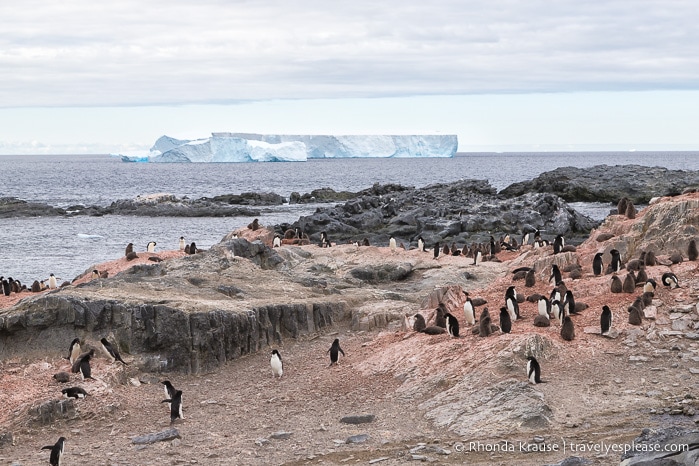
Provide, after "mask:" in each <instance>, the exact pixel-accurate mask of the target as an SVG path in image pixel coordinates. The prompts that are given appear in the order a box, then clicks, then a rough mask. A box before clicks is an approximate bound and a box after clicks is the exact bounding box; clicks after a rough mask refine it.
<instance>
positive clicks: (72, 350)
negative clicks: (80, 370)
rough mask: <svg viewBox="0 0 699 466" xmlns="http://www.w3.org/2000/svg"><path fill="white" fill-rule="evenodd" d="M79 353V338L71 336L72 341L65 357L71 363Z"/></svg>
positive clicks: (73, 362)
mask: <svg viewBox="0 0 699 466" xmlns="http://www.w3.org/2000/svg"><path fill="white" fill-rule="evenodd" d="M80 354H81V353H80V338H73V341H71V342H70V347H69V348H68V357H67V358H66V359H67V360H68V361H70V363H71V364H75V361H77V359H78V357H79V356H80Z"/></svg>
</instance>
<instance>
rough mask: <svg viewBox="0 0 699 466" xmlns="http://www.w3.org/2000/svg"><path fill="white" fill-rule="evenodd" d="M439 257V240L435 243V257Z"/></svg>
mask: <svg viewBox="0 0 699 466" xmlns="http://www.w3.org/2000/svg"><path fill="white" fill-rule="evenodd" d="M438 257H439V241H437V242H436V243H434V258H435V259H437V258H438Z"/></svg>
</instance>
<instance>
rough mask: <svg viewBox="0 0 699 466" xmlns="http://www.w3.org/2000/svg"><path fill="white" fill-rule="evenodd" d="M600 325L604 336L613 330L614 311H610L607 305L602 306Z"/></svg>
mask: <svg viewBox="0 0 699 466" xmlns="http://www.w3.org/2000/svg"><path fill="white" fill-rule="evenodd" d="M599 323H600V327H601V329H602V335H605V334H606V333H607V332H609V329H610V328H612V310H611V309H609V306H607V305H606V304H605V305H604V306H602V315H601V316H600V320H599Z"/></svg>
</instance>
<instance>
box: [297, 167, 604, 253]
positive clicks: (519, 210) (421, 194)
mask: <svg viewBox="0 0 699 466" xmlns="http://www.w3.org/2000/svg"><path fill="white" fill-rule="evenodd" d="M375 188H376V189H378V187H375ZM360 194H361V195H360V196H358V197H356V198H354V199H352V200H349V201H347V202H345V203H344V204H342V205H338V206H334V207H326V208H321V209H318V210H317V211H316V212H315V213H314V214H313V215H310V216H306V217H301V218H300V219H299V220H298V222H296V223H295V224H293V225H292V228H300V229H301V230H302V231H304V232H305V233H306V234H308V235H309V236H310V238H311V241H318V240H319V236H320V232H321V231H325V232H326V233H327V234H328V236H329V237H330V239H331V240H332V241H336V242H348V241H360V242H361V241H362V240H363V238H365V237H366V238H368V239H369V241H370V243H371V244H388V238H389V237H390V236H393V237H395V238H396V240H397V241H399V242H403V243H404V245H405V246H406V247H408V246H411V245H412V246H414V245H415V244H416V241H417V237H418V236H422V237H423V239H424V240H425V241H426V243H427V244H430V245H431V244H433V243H434V242H437V241H439V242H443V241H448V242H456V243H460V244H465V243H471V242H474V241H485V240H487V239H488V238H489V236H490V235H492V234H496V235H501V234H505V233H513V234H521V233H523V232H525V231H534V230H535V229H540V230H545V231H546V232H547V234H549V235H553V236H555V235H557V234H562V235H565V236H566V237H567V238H571V239H574V238H575V237H576V236H577V237H578V238H580V239H581V238H582V237H583V236H584V235H586V234H587V233H589V231H590V229H591V228H593V227H594V226H596V225H597V222H595V221H594V220H592V219H590V218H588V217H585V216H583V215H581V214H579V213H578V212H576V211H575V210H574V209H573V208H571V207H570V206H568V205H567V204H566V203H565V202H563V201H562V200H561V199H560V198H559V197H557V196H555V195H552V194H525V195H522V196H519V197H516V198H513V199H503V198H500V197H498V196H496V194H495V189H494V188H493V187H492V186H490V184H489V183H488V182H487V181H484V180H465V181H459V182H455V183H450V184H438V185H432V186H428V187H425V188H420V189H405V188H403V189H400V190H399V189H395V188H392V189H390V190H389V191H388V192H385V193H384V194H378V195H377V194H374V192H363V193H360Z"/></svg>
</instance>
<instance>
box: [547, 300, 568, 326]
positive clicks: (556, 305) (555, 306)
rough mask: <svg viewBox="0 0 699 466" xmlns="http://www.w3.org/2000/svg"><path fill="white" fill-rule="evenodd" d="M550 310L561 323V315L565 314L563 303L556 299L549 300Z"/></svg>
mask: <svg viewBox="0 0 699 466" xmlns="http://www.w3.org/2000/svg"><path fill="white" fill-rule="evenodd" d="M551 312H552V313H553V317H554V319H556V320H557V321H558V322H559V323H561V324H563V317H565V315H566V313H565V311H564V310H563V303H561V302H560V301H559V300H557V299H555V300H553V301H551Z"/></svg>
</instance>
